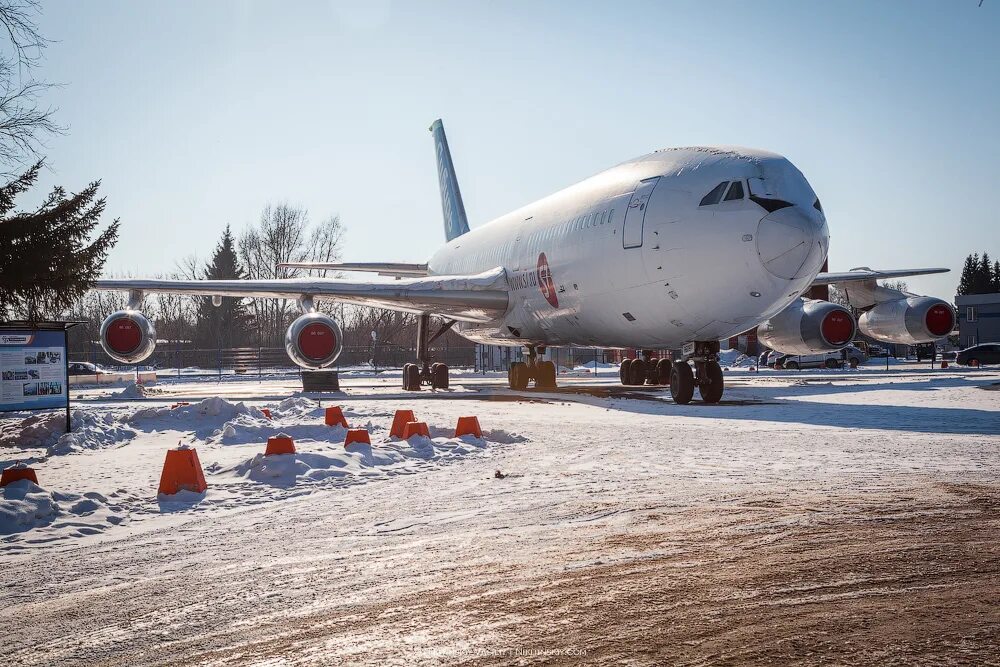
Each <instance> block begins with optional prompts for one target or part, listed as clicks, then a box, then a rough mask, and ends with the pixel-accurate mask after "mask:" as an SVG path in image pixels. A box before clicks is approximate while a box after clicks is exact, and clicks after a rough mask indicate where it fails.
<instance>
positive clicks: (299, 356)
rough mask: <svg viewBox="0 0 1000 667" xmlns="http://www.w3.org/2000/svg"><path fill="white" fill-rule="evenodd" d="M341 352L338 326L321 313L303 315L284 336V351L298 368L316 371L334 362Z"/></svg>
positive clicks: (340, 336)
mask: <svg viewBox="0 0 1000 667" xmlns="http://www.w3.org/2000/svg"><path fill="white" fill-rule="evenodd" d="M343 349H344V334H343V332H341V330H340V325H338V324H337V322H336V321H335V320H334V319H333V318H332V317H330V316H329V315H324V314H323V313H306V314H305V315H302V316H301V317H299V318H298V319H296V320H295V321H294V322H292V325H291V326H290V327H288V331H286V332H285V351H286V352H288V356H289V358H290V359H291V360H292V361H294V362H295V363H296V364H298V365H299V366H301V367H302V368H308V369H311V370H318V369H320V368H326V367H327V366H329V365H330V364H332V363H333V362H335V361H336V360H337V357H339V356H340V352H341V350H343Z"/></svg>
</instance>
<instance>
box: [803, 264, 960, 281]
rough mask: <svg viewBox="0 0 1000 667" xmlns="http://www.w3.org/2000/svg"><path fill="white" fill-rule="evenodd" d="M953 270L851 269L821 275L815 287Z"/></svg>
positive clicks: (818, 276) (817, 278) (817, 277)
mask: <svg viewBox="0 0 1000 667" xmlns="http://www.w3.org/2000/svg"><path fill="white" fill-rule="evenodd" d="M949 271H951V269H940V268H938V269H889V270H885V271H881V270H873V269H869V268H868V267H861V268H857V269H851V270H850V271H842V272H840V273H829V272H828V273H820V274H819V275H817V276H816V280H814V281H813V283H812V284H813V285H832V284H834V283H848V282H854V281H858V280H872V281H874V280H885V279H887V278H905V277H906V276H925V275H928V274H931V273H948V272H949Z"/></svg>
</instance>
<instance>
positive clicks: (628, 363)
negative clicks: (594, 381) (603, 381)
mask: <svg viewBox="0 0 1000 667" xmlns="http://www.w3.org/2000/svg"><path fill="white" fill-rule="evenodd" d="M631 368H632V360H631V359H622V365H621V367H619V369H618V377H619V379H621V381H622V384H623V385H626V386H628V385H630V384H632V375H631V373H630V372H629V371H630V369H631Z"/></svg>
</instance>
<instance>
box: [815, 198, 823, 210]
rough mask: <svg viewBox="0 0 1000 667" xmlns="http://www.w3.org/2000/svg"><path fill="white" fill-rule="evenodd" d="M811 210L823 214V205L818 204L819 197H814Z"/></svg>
mask: <svg viewBox="0 0 1000 667" xmlns="http://www.w3.org/2000/svg"><path fill="white" fill-rule="evenodd" d="M813 208H814V209H816V210H817V211H819V212H820V213H822V212H823V205H822V204H820V203H819V197H816V201H814V202H813Z"/></svg>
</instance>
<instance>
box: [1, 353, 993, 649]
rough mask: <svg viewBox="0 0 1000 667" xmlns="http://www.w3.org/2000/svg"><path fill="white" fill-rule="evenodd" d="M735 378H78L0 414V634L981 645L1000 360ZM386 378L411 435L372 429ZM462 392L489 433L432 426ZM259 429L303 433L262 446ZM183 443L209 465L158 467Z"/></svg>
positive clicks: (14, 640) (661, 644) (133, 644)
mask: <svg viewBox="0 0 1000 667" xmlns="http://www.w3.org/2000/svg"><path fill="white" fill-rule="evenodd" d="M594 371H596V373H595V372H594ZM726 381H727V387H728V388H727V392H726V397H725V401H724V402H723V404H721V405H718V406H705V405H700V404H697V403H692V404H691V405H687V406H678V405H674V404H673V403H672V402H671V401H670V398H669V391H666V390H664V389H660V388H645V389H641V388H634V387H633V388H625V387H621V386H619V385H618V384H617V369H615V368H606V367H598V368H596V369H594V368H590V369H587V368H580V369H577V370H575V371H572V372H570V373H568V374H565V375H563V376H561V378H560V382H561V384H562V388H561V389H560V390H559V391H556V392H534V391H530V390H529V391H526V392H513V391H510V390H508V389H507V388H506V382H505V378H504V377H501V375H500V374H488V375H481V374H476V373H473V372H471V371H468V372H460V373H455V374H453V379H452V389H450V390H448V391H437V392H431V391H430V390H426V391H423V392H421V393H419V394H411V393H406V392H403V391H401V390H400V389H399V384H400V378H399V374H398V372H395V373H392V372H389V373H381V374H378V375H375V374H373V373H371V372H364V371H357V372H355V373H350V374H347V373H345V374H344V375H342V379H341V384H342V387H343V392H341V393H340V394H334V395H326V396H319V395H313V394H303V393H301V391H299V389H300V385H299V384H298V378H297V377H296V376H295V375H293V374H273V375H269V376H267V377H265V378H264V379H262V380H258V378H256V377H254V378H243V377H236V376H232V377H228V376H227V377H222V378H219V381H213V380H210V379H208V378H192V377H186V376H185V375H184V374H181V375H180V376H179V377H177V376H175V377H172V378H171V377H163V378H161V380H160V381H159V382H157V384H156V385H154V386H150V387H147V388H146V389H145V390H144V391H142V390H137V389H136V388H135V387H128V386H125V385H121V386H112V387H105V386H101V387H96V386H94V387H80V388H74V391H73V398H74V413H73V424H74V433H72V434H70V435H60V429H61V425H62V416H61V415H54V416H51V417H46V416H41V417H39V416H35V417H31V416H29V415H14V416H8V418H5V419H2V420H0V426H2V430H0V467H7V466H10V465H12V464H13V463H15V462H17V461H24V462H27V463H29V464H30V465H31V466H32V467H34V468H35V470H36V471H37V473H38V476H39V482H40V486H35V485H32V484H31V483H30V482H27V481H23V482H16V483H14V484H11V485H8V486H7V487H5V488H3V489H2V492H0V568H2V572H3V579H2V580H3V586H2V587H0V627H2V628H3V629H4V632H3V639H4V640H3V642H0V656H2V657H3V658H4V660H5V662H7V663H9V664H19V665H61V664H67V665H188V664H198V665H237V664H255V665H299V664H302V665H325V664H357V663H371V664H385V663H389V664H413V663H420V664H461V663H471V664H533V663H538V664H541V663H551V662H556V663H562V664H574V663H578V662H588V663H598V664H607V665H612V664H620V663H623V662H624V663H630V664H664V663H667V664H689V665H702V664H717V663H723V664H745V663H779V664H783V663H792V662H794V663H806V664H873V663H874V664H911V663H921V664H940V663H968V664H1000V658H998V656H1000V611H998V610H1000V540H998V539H997V535H998V534H1000V518H998V511H1000V482H998V475H1000V372H998V371H996V370H991V369H983V370H976V371H973V370H969V369H964V368H957V369H956V368H954V367H953V368H951V369H947V370H941V369H935V370H932V369H931V368H930V366H929V364H927V363H924V364H921V365H917V364H912V363H895V364H893V365H892V366H891V368H890V369H889V370H888V371H887V370H886V369H885V367H884V365H879V364H878V363H877V362H873V363H872V364H870V365H868V366H866V367H864V368H861V369H858V370H854V371H852V370H830V371H828V370H818V371H797V372H796V371H770V370H768V371H761V372H759V373H756V372H753V371H750V370H749V369H748V368H746V367H741V368H735V367H734V368H732V369H731V370H730V371H728V372H727V374H726ZM178 402H188V403H189V405H182V406H179V407H176V408H172V407H171V406H172V405H174V404H175V403H178ZM332 405H339V406H342V407H343V409H344V413H345V415H346V417H347V420H348V421H349V422H350V424H351V426H352V427H366V428H368V430H369V431H370V432H371V436H372V446H371V447H370V448H368V447H363V446H361V447H358V446H352V447H350V448H347V449H345V447H344V437H345V434H346V432H345V430H344V429H342V428H339V427H328V426H325V425H324V424H323V409H324V408H325V407H327V406H332ZM261 408H267V409H268V410H269V411H270V412H271V416H272V419H268V418H267V417H266V416H265V415H264V413H263V412H261ZM397 408H412V409H413V410H414V412H415V413H416V416H417V418H418V419H420V420H422V421H426V422H427V423H428V424H429V426H430V430H431V438H414V439H412V440H411V441H409V442H406V441H400V440H399V439H396V438H389V436H388V429H389V426H390V424H391V422H392V415H393V412H394V411H395V410H396V409H397ZM463 415H477V416H478V417H479V420H480V423H481V424H482V427H483V431H484V433H483V438H474V437H470V436H463V437H462V438H454V437H452V435H453V431H454V427H455V423H456V421H457V418H458V417H459V416H463ZM277 433H285V434H288V435H290V436H291V437H292V438H293V439H294V441H295V444H296V447H297V450H298V451H297V453H296V454H294V455H284V456H272V457H267V458H265V457H264V456H263V451H264V443H265V441H266V440H267V438H268V436H270V435H274V434H277ZM179 442H180V443H185V444H187V445H190V446H193V447H195V448H196V449H197V451H198V455H199V457H200V460H201V463H202V466H203V467H204V470H205V477H206V479H207V481H208V490H207V492H205V493H204V494H195V493H192V492H182V493H181V494H179V495H178V496H172V497H168V496H160V497H158V496H157V495H156V489H157V483H158V480H159V476H160V469H161V466H162V464H163V459H164V455H165V452H166V450H167V449H169V448H171V447H174V446H176V445H177V444H178V443H179Z"/></svg>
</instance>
